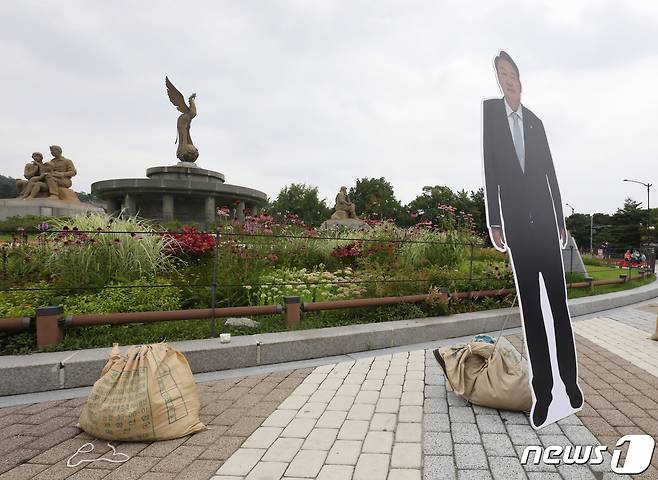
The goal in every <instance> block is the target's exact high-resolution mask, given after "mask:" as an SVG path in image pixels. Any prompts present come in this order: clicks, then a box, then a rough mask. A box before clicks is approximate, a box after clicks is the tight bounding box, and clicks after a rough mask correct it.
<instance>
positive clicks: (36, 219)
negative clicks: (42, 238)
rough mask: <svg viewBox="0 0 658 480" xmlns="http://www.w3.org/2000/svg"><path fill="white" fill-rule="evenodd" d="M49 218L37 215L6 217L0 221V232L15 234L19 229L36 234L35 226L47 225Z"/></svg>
mask: <svg viewBox="0 0 658 480" xmlns="http://www.w3.org/2000/svg"><path fill="white" fill-rule="evenodd" d="M50 221H51V217H41V216H38V215H25V216H24V217H8V218H5V219H4V220H0V231H5V232H16V231H17V230H18V229H19V228H22V229H24V230H27V231H29V232H36V231H37V225H39V224H41V223H49V222H50Z"/></svg>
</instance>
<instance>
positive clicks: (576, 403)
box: [565, 384, 583, 408]
mask: <svg viewBox="0 0 658 480" xmlns="http://www.w3.org/2000/svg"><path fill="white" fill-rule="evenodd" d="M565 387H566V389H567V395H569V401H570V402H571V407H572V408H580V407H582V406H583V392H581V391H580V388H578V385H576V384H573V385H571V386H568V387H567V386H566V385H565Z"/></svg>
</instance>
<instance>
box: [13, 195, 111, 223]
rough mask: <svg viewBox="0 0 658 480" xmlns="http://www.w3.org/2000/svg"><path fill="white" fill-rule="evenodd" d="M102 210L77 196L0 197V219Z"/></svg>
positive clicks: (66, 214)
mask: <svg viewBox="0 0 658 480" xmlns="http://www.w3.org/2000/svg"><path fill="white" fill-rule="evenodd" d="M103 212H104V210H103V209H102V208H100V207H96V206H94V205H91V204H89V203H82V202H80V200H78V199H77V198H76V199H75V200H74V201H73V200H72V201H65V200H51V199H50V198H30V199H22V198H7V199H0V220H4V219H5V218H8V217H25V216H27V215H36V216H42V217H70V216H73V215H84V214H86V213H103Z"/></svg>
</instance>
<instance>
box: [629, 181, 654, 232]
mask: <svg viewBox="0 0 658 480" xmlns="http://www.w3.org/2000/svg"><path fill="white" fill-rule="evenodd" d="M624 182H632V183H639V184H640V185H644V186H645V187H647V243H649V221H650V219H651V210H650V209H649V196H650V192H651V185H652V184H651V183H648V182H647V183H644V182H639V181H637V180H629V179H628V178H624Z"/></svg>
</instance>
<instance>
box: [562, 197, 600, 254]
mask: <svg viewBox="0 0 658 480" xmlns="http://www.w3.org/2000/svg"><path fill="white" fill-rule="evenodd" d="M565 205H566V206H567V207H569V208H570V209H571V215H573V214H574V213H575V211H576V209H575V208H573V206H572V205H569V204H568V203H565ZM593 237H594V214H593V213H590V214H589V254H590V255H594V249H593V246H592V243H593V242H592V238H593Z"/></svg>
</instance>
